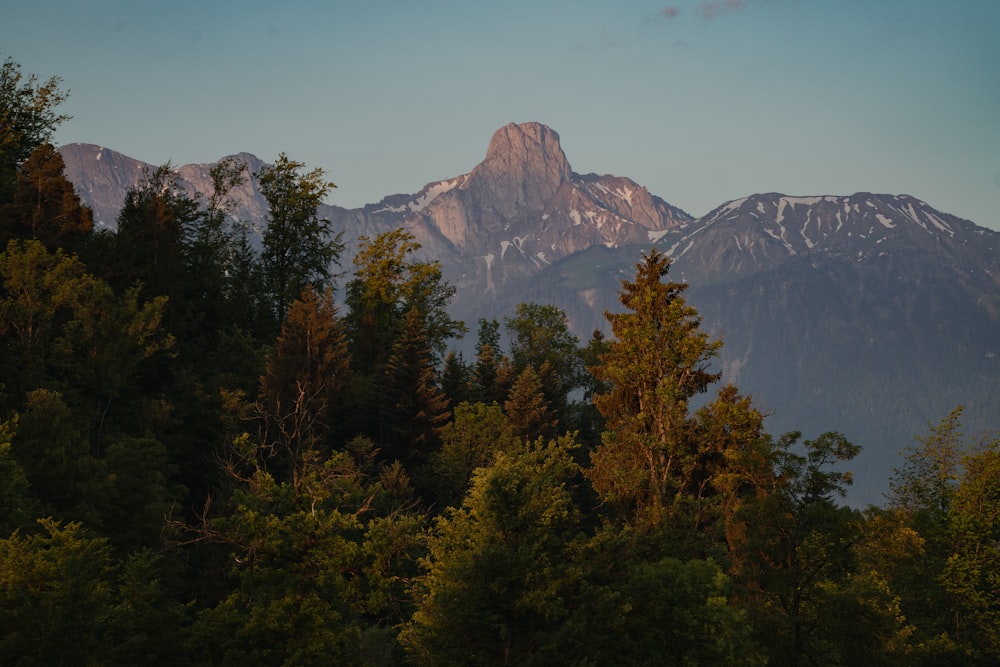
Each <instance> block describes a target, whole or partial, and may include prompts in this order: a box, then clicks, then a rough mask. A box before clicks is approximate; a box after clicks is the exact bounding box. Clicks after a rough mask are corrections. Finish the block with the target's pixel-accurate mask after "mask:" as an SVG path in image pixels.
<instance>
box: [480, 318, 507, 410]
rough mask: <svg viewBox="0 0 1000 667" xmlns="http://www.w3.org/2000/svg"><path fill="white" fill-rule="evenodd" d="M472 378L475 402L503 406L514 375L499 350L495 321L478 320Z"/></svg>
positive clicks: (498, 337) (497, 323)
mask: <svg viewBox="0 0 1000 667" xmlns="http://www.w3.org/2000/svg"><path fill="white" fill-rule="evenodd" d="M473 376H474V386H475V392H476V394H475V399H476V400H477V401H479V402H481V403H500V404H503V402H504V401H506V400H507V392H508V391H510V386H511V383H512V382H513V380H514V375H513V368H512V367H511V363H510V359H509V358H508V357H507V356H506V355H504V354H503V351H502V350H501V348H500V323H499V322H497V321H496V320H487V319H480V320H479V333H478V339H477V341H476V362H475V365H474V367H473Z"/></svg>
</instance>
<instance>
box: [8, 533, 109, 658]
mask: <svg viewBox="0 0 1000 667" xmlns="http://www.w3.org/2000/svg"><path fill="white" fill-rule="evenodd" d="M39 525H40V526H41V529H42V532H40V533H33V534H30V535H22V534H20V533H14V534H13V535H11V536H10V537H8V538H6V539H2V540H0V626H2V627H3V633H2V634H0V662H3V664H5V665H25V666H27V665H39V667H41V666H42V665H60V664H74V665H75V664H101V663H102V662H104V661H106V660H107V658H108V657H109V653H110V652H111V649H112V646H113V645H112V643H111V641H110V636H109V634H110V627H109V621H110V618H109V610H110V608H111V604H112V601H113V587H112V585H111V570H112V560H111V556H110V549H109V547H108V545H107V542H106V541H105V540H103V539H101V538H99V537H94V536H93V535H91V534H89V533H88V531H87V530H85V529H84V528H83V527H82V526H81V525H80V524H78V523H68V524H66V525H61V524H60V523H59V522H56V521H52V520H48V519H41V520H39Z"/></svg>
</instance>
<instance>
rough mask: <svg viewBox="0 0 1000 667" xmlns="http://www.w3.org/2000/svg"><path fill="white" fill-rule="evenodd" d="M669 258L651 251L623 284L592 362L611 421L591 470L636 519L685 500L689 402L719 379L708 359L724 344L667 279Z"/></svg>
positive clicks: (604, 491)
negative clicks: (604, 346)
mask: <svg viewBox="0 0 1000 667" xmlns="http://www.w3.org/2000/svg"><path fill="white" fill-rule="evenodd" d="M669 266H670V260H669V258H667V257H666V256H664V255H662V254H660V253H659V252H658V251H656V250H655V249H654V250H651V251H650V252H649V254H648V255H646V257H645V259H644V261H643V262H642V263H640V264H639V265H638V267H637V269H638V270H637V274H636V278H635V280H634V281H631V282H630V281H625V282H623V284H622V292H621V295H620V299H621V302H622V305H623V306H625V308H626V309H628V311H629V312H625V313H614V314H612V313H609V314H608V315H607V317H608V320H609V321H610V322H611V328H612V330H613V332H614V335H615V337H616V340H614V341H613V342H612V343H611V344H610V349H609V351H608V352H607V353H606V354H604V355H602V356H601V360H600V363H599V364H598V365H597V366H596V367H594V368H593V369H592V371H593V373H594V375H595V376H596V377H597V379H598V380H600V381H601V382H606V383H608V385H609V386H610V390H609V391H607V392H604V393H600V394H596V395H595V396H594V404H595V405H596V406H597V408H598V410H600V412H601V415H602V416H603V417H604V419H605V421H606V428H607V430H606V431H605V433H604V435H603V438H602V443H601V444H600V445H599V446H598V447H597V448H596V449H595V450H594V451H593V452H592V453H591V460H592V463H593V466H592V468H590V469H589V470H588V471H587V475H588V477H589V478H590V480H591V481H592V483H593V485H594V488H595V490H596V491H597V492H598V493H599V494H600V495H601V496H602V498H604V499H605V501H607V502H609V503H611V504H612V505H614V506H616V507H618V508H619V510H620V511H621V512H623V513H624V515H625V516H630V517H632V519H633V520H639V521H651V522H653V523H655V522H657V521H658V520H659V518H660V517H662V516H663V515H664V513H667V514H669V513H671V512H672V511H673V509H674V508H675V506H676V505H677V503H678V502H682V501H683V500H684V497H685V494H686V492H687V491H688V489H689V485H690V483H691V479H690V478H689V477H688V473H689V472H690V465H689V460H690V458H691V457H692V456H696V455H697V449H696V448H697V443H694V442H692V441H691V439H690V437H689V434H690V430H691V421H690V420H691V418H690V415H689V410H688V405H689V401H690V400H691V398H693V397H694V396H695V395H696V394H699V393H702V392H704V391H706V390H707V389H708V387H709V385H710V384H711V383H713V382H715V381H716V380H718V378H719V374H717V373H712V372H710V371H709V363H710V361H711V360H712V358H713V357H715V356H716V355H717V353H718V350H719V348H720V347H721V345H722V343H721V342H719V341H711V340H709V337H708V334H706V333H704V332H703V331H701V330H700V324H701V318H700V317H698V314H697V311H695V309H694V308H692V307H691V306H689V305H687V302H686V301H685V300H684V297H683V292H684V290H685V289H686V287H687V286H686V285H684V284H681V283H671V282H668V283H664V282H663V281H662V279H663V277H664V276H665V275H666V274H667V271H668V268H669Z"/></svg>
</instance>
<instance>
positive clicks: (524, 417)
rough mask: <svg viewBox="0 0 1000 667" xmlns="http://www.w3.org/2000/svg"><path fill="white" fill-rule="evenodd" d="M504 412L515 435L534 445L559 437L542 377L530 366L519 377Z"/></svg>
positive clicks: (555, 418) (505, 404)
mask: <svg viewBox="0 0 1000 667" xmlns="http://www.w3.org/2000/svg"><path fill="white" fill-rule="evenodd" d="M545 363H546V364H547V363H548V362H545ZM544 366H545V364H543V367H544ZM504 411H505V412H506V413H507V418H508V419H509V420H510V424H511V426H512V427H513V428H514V433H515V434H517V436H518V437H520V438H522V439H523V440H526V441H529V442H531V441H534V440H537V439H538V438H543V439H549V438H553V437H555V435H556V429H557V427H558V425H559V419H558V417H556V416H555V415H554V414H553V411H552V409H551V407H550V406H549V401H548V399H547V398H546V397H545V392H544V391H543V389H542V381H541V377H540V376H539V374H538V373H536V372H535V369H534V368H532V367H531V366H527V367H525V369H524V370H523V371H522V372H521V374H520V375H518V376H517V380H515V381H514V386H513V387H511V389H510V396H509V398H508V399H507V401H506V402H505V403H504Z"/></svg>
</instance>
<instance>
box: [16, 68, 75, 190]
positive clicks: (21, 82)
mask: <svg viewBox="0 0 1000 667" xmlns="http://www.w3.org/2000/svg"><path fill="white" fill-rule="evenodd" d="M61 83H62V79H60V78H59V77H55V76H54V77H52V78H51V79H49V80H48V81H45V82H44V83H39V81H38V77H37V76H35V75H34V74H32V75H29V76H28V77H27V78H25V76H24V75H23V74H22V73H21V66H20V65H19V64H17V63H16V62H14V61H13V60H12V59H10V58H7V59H6V60H4V62H3V65H2V66H0V206H2V205H4V204H6V203H7V202H9V201H10V199H11V197H12V196H13V192H14V189H15V187H16V186H15V183H16V180H17V171H18V169H19V168H20V167H21V165H22V164H23V163H24V161H25V160H27V159H28V156H29V155H31V153H32V151H34V150H35V148H37V147H38V146H41V145H42V144H44V143H48V142H49V141H50V140H51V139H52V134H53V133H54V132H55V129H56V127H57V126H58V125H59V124H60V123H62V122H63V121H66V120H69V118H70V117H69V116H67V115H65V114H59V113H56V111H55V108H56V107H57V106H59V105H60V104H62V103H63V102H64V101H65V100H66V98H67V97H68V93H64V92H63V91H62V90H60V88H59V86H60V84H61Z"/></svg>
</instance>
